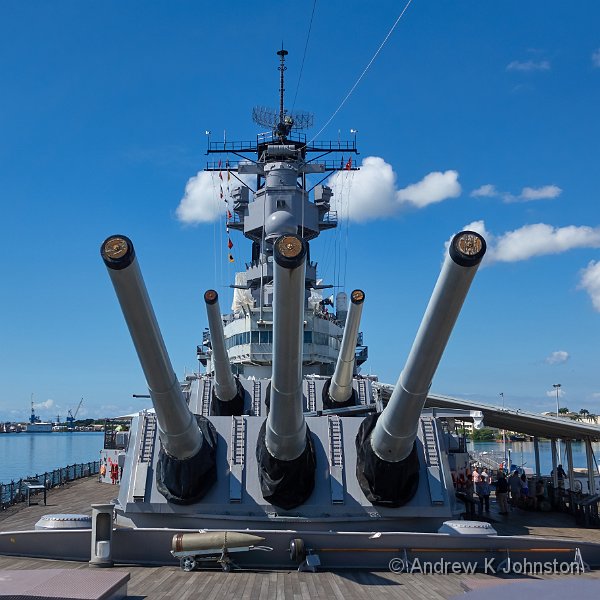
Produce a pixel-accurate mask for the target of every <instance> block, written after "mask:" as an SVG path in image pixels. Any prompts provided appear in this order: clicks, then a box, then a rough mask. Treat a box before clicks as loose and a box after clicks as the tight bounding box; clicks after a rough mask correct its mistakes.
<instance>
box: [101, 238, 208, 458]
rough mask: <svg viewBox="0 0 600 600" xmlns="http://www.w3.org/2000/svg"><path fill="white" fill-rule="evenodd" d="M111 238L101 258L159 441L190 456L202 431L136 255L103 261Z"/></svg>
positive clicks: (198, 444) (177, 453)
mask: <svg viewBox="0 0 600 600" xmlns="http://www.w3.org/2000/svg"><path fill="white" fill-rule="evenodd" d="M113 238H114V236H113ZM113 238H108V239H107V240H106V242H105V243H104V244H103V245H102V258H103V259H104V262H105V264H106V266H107V271H108V274H109V276H110V279H111V282H112V284H113V287H114V288H115V292H116V294H117V298H118V300H119V304H120V306H121V310H122V312H123V316H124V317H125V321H126V323H127V327H128V329H129V333H130V335H131V339H132V340H133V344H134V346H135V349H136V352H137V355H138V358H139V360H140V364H141V366H142V369H143V371H144V375H145V377H146V381H147V383H148V388H149V390H150V396H151V398H152V404H153V405H154V408H155V410H156V418H157V422H158V430H159V435H160V440H161V442H162V444H163V446H164V449H165V451H166V452H167V453H168V454H170V455H171V456H174V457H175V458H178V459H185V458H190V457H191V456H194V455H195V454H197V452H198V450H199V449H200V447H201V446H202V433H201V432H200V430H199V429H198V425H197V424H196V420H195V418H194V416H193V415H192V413H191V412H190V410H189V409H188V407H187V404H186V402H185V398H184V397H183V392H182V391H181V386H180V384H179V381H178V380H177V377H176V375H175V372H174V371H173V367H172V366H171V360H170V359H169V355H168V353H167V349H166V347H165V343H164V341H163V337H162V335H161V333H160V329H159V327H158V322H157V321H156V316H155V314H154V310H153V308H152V303H151V302H150V298H149V296H148V291H147V289H146V285H145V284H144V279H143V277H142V273H141V271H140V267H139V264H138V261H137V258H135V257H134V258H133V260H132V261H131V263H130V264H129V265H128V266H126V267H125V268H114V267H113V266H111V264H110V261H109V260H107V257H106V254H105V248H106V246H107V243H108V242H109V241H110V240H111V239H113ZM121 240H122V241H124V240H123V238H121ZM125 243H131V242H130V241H129V240H127V242H125ZM132 247H133V245H132Z"/></svg>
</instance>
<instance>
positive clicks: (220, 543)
mask: <svg viewBox="0 0 600 600" xmlns="http://www.w3.org/2000/svg"><path fill="white" fill-rule="evenodd" d="M277 55H278V57H279V65H278V69H279V77H280V80H279V107H278V109H276V110H269V109H265V108H257V109H255V110H254V111H253V118H254V121H255V122H256V123H257V124H258V125H260V126H261V127H263V128H265V127H266V128H268V131H267V132H265V133H260V134H258V135H257V137H256V140H255V141H252V142H235V141H223V142H215V141H210V140H209V146H208V155H209V156H215V157H216V156H218V157H219V160H218V161H217V160H213V161H209V162H208V164H207V166H206V169H207V170H208V171H212V172H214V173H216V172H219V173H222V172H223V171H226V172H227V174H228V175H229V174H231V175H232V176H233V177H234V178H236V179H237V181H239V185H237V186H236V188H235V189H234V190H233V191H232V192H231V196H232V198H233V206H232V210H231V212H229V211H228V212H229V214H228V215H227V224H228V227H229V228H230V229H232V230H235V231H239V232H241V233H243V235H244V236H245V237H246V238H248V239H249V240H250V241H251V258H250V261H249V262H248V263H247V264H246V269H245V271H243V272H239V273H237V274H236V277H235V282H234V283H233V284H232V288H233V293H234V301H233V305H232V309H231V312H230V313H228V314H223V312H222V306H221V304H220V300H221V298H220V296H219V293H218V292H217V291H216V290H214V289H212V288H209V289H207V290H206V291H205V293H204V297H203V302H204V306H205V309H206V317H207V322H208V329H207V330H206V331H205V333H204V336H203V339H202V343H201V344H200V345H199V346H198V348H197V358H198V361H199V364H200V365H202V367H203V368H202V369H199V372H198V373H195V374H192V375H188V376H186V378H185V381H184V382H180V381H179V379H178V378H177V376H176V375H175V372H174V369H173V367H172V364H171V361H170V359H169V355H168V353H167V349H166V347H165V344H164V341H163V338H162V335H161V332H160V329H159V325H158V322H157V319H156V316H155V314H154V311H153V308H152V304H151V301H150V297H149V294H148V292H147V289H146V286H145V283H144V279H143V276H142V263H143V254H144V250H143V248H137V247H134V243H133V241H132V240H131V239H130V238H129V237H127V236H126V235H123V234H117V235H111V236H110V237H108V238H107V239H106V240H105V241H104V242H103V243H102V244H101V258H102V260H103V262H104V264H105V266H106V271H107V273H108V276H109V277H110V280H111V282H112V285H113V287H114V290H115V293H116V296H117V299H118V302H119V304H120V307H121V310H122V312H123V316H124V318H125V322H126V325H127V328H128V330H129V332H130V334H131V338H132V341H133V344H134V346H135V349H136V351H137V355H138V357H139V361H140V364H141V367H142V370H143V372H144V375H145V377H146V381H147V384H148V388H149V394H150V397H151V400H152V404H153V408H152V409H149V410H144V411H141V412H140V413H139V414H137V415H136V416H135V417H134V418H133V420H132V424H131V429H130V436H129V440H128V445H127V450H126V455H125V461H124V464H123V474H122V480H121V486H120V491H119V495H118V498H116V499H115V500H114V501H113V503H111V504H108V505H93V512H92V519H91V521H92V523H91V529H90V523H89V520H85V519H79V521H78V520H77V519H76V518H73V519H69V518H68V516H65V515H62V516H59V517H60V518H57V519H54V520H53V519H47V520H46V524H45V525H44V524H43V525H41V526H40V528H39V530H37V531H29V532H19V533H15V532H12V533H10V534H0V553H7V554H17V555H24V556H51V557H54V558H64V559H73V560H90V563H91V564H92V565H96V566H110V565H112V564H114V563H137V564H173V563H176V562H177V561H181V566H182V568H184V569H185V570H192V569H194V568H196V566H197V565H198V564H201V563H202V560H203V559H205V558H206V556H207V555H208V554H212V555H214V556H213V558H214V557H216V559H217V560H218V561H219V562H221V564H222V566H223V568H230V567H231V564H232V561H231V560H230V559H229V551H235V552H236V553H235V564H236V565H238V566H242V567H246V568H264V567H268V568H290V567H298V568H300V569H306V570H314V569H316V568H338V567H363V568H385V567H387V565H388V563H389V562H390V560H394V559H398V557H401V560H402V561H405V563H406V564H409V561H410V560H411V557H414V556H415V553H418V552H419V551H423V552H428V553H429V554H428V555H427V556H428V557H429V558H432V559H433V557H434V556H442V557H444V556H446V557H448V556H451V557H452V558H453V559H455V560H469V561H473V560H479V561H481V563H482V564H483V561H484V560H485V558H486V557H489V556H496V557H497V556H503V557H504V556H505V555H507V556H509V557H510V556H511V555H512V556H522V554H519V553H525V552H526V553H528V554H526V556H527V557H528V558H529V559H532V560H533V559H535V558H536V557H538V558H540V557H541V558H542V559H544V560H547V559H548V557H549V556H550V554H552V553H553V552H554V553H559V555H560V553H561V552H567V551H568V552H571V551H572V550H573V549H572V545H573V544H572V542H569V541H565V540H548V539H534V540H532V539H531V538H530V537H519V536H498V535H496V532H495V530H494V528H493V527H492V526H491V525H490V524H489V523H485V522H480V521H465V520H462V518H461V513H462V512H463V509H464V507H463V504H462V503H461V502H460V501H459V500H458V499H457V497H456V495H455V491H454V485H453V480H452V473H453V471H454V472H455V471H457V470H458V469H459V468H460V467H461V466H462V467H464V466H465V465H466V464H467V462H466V461H467V455H466V451H465V448H464V447H462V446H461V444H460V443H459V440H458V437H457V435H455V432H454V429H453V423H454V422H455V420H457V419H458V420H472V421H475V422H480V421H481V412H479V411H477V410H469V409H467V408H464V409H456V408H446V407H438V408H435V407H434V408H431V407H430V405H431V398H430V397H429V390H430V386H431V382H432V380H433V377H434V375H435V372H436V368H437V366H438V364H439V362H440V360H441V358H442V354H443V352H444V349H445V347H446V345H447V342H448V340H449V338H450V335H451V332H452V330H453V328H454V326H455V323H456V321H457V319H458V316H459V312H460V310H461V307H462V305H463V302H464V300H465V298H466V295H467V293H468V291H469V288H470V287H471V284H472V282H473V280H474V277H475V274H476V272H477V269H478V266H479V265H480V263H481V260H482V259H483V257H484V255H485V252H486V242H485V240H484V238H483V237H482V236H481V235H480V234H479V233H477V232H474V231H461V232H458V233H456V234H454V235H453V236H452V237H451V241H450V243H449V244H448V245H447V250H446V256H445V260H444V263H443V265H442V268H441V272H440V274H439V277H438V279H437V282H436V283H435V286H434V289H433V293H432V295H431V298H430V301H429V304H428V306H427V307H426V309H425V313H424V316H423V319H422V322H421V324H420V327H419V329H418V332H417V334H416V337H415V340H414V343H413V345H412V348H411V350H410V352H409V354H408V358H407V359H406V362H405V365H404V368H403V369H402V370H401V372H400V374H399V377H398V380H397V383H396V384H395V386H385V385H381V384H380V383H379V382H378V380H377V378H376V377H374V376H371V375H364V374H362V373H361V366H362V365H363V363H364V362H365V361H366V360H367V358H368V347H367V346H366V345H365V343H364V338H363V335H362V332H361V331H360V319H361V314H362V311H363V308H364V306H365V305H367V304H368V302H369V299H368V298H369V294H368V289H366V290H362V289H355V290H353V291H350V293H346V292H344V291H338V292H337V294H336V297H335V304H334V303H333V302H331V301H329V302H328V301H327V300H328V299H323V290H325V289H330V288H331V287H332V286H328V285H326V284H323V283H321V281H320V279H319V278H318V276H317V263H316V262H314V261H313V259H312V258H313V257H312V256H311V242H312V241H313V240H314V239H315V238H317V237H318V236H319V235H320V234H321V233H325V232H327V231H329V230H332V229H334V228H335V227H336V226H337V223H338V221H337V215H336V212H335V211H334V210H333V209H332V198H333V191H332V189H331V188H330V187H328V186H327V185H326V184H325V183H323V182H324V181H325V180H326V178H327V176H329V175H331V174H332V173H334V172H336V171H344V170H348V171H351V170H354V169H356V168H357V167H356V165H354V164H353V161H352V159H351V157H352V156H354V155H356V154H358V150H357V147H356V140H351V141H347V142H344V141H335V142H319V141H316V140H309V139H308V137H307V135H306V133H305V132H304V130H305V129H306V128H307V127H308V126H309V125H310V124H311V120H312V117H311V116H310V115H309V114H307V113H293V112H289V111H288V110H287V109H286V107H285V98H284V89H285V87H284V73H285V70H286V65H285V60H286V55H287V52H286V51H285V50H283V49H282V50H280V51H279V52H277ZM242 175H243V176H251V177H253V178H254V179H253V180H254V181H255V184H256V185H255V188H256V189H254V190H253V189H251V188H250V186H249V185H247V184H245V183H244V182H243V181H244V180H243V179H242V178H240V176H242ZM315 176H316V178H318V177H322V179H321V183H319V184H318V185H314V186H313V187H312V188H311V187H310V181H312V179H311V177H315ZM311 192H312V193H311ZM451 233H452V232H448V234H449V237H450V235H451ZM444 243H445V240H440V249H442V248H443V247H444ZM433 283H434V281H433V278H432V284H433ZM207 287H209V286H207ZM330 308H331V310H330ZM115 326H117V325H115ZM462 326H464V327H468V322H464V323H462ZM200 371H202V372H200ZM467 375H468V374H467V373H465V376H467ZM426 404H427V407H426ZM65 523H66V525H65ZM6 535H10V536H11V541H10V543H8V542H7V538H6ZM3 538H4V539H3ZM227 540H230V541H229V542H228V541H227ZM253 550H259V551H253ZM261 550H262V551H261ZM498 553H500V554H498ZM502 553H504V554H502ZM574 558H575V559H577V560H579V561H585V562H586V563H588V564H600V548H599V547H598V545H596V544H591V543H585V542H580V543H579V544H578V548H577V549H576V552H575V554H574ZM403 564H404V563H403Z"/></svg>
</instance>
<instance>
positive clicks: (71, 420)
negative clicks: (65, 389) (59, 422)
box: [67, 398, 83, 431]
mask: <svg viewBox="0 0 600 600" xmlns="http://www.w3.org/2000/svg"><path fill="white" fill-rule="evenodd" d="M82 404H83V398H82V399H81V400H80V401H79V404H78V405H77V408H76V409H75V412H72V411H71V409H69V410H68V411H67V413H68V414H67V430H68V431H73V429H75V418H76V417H77V413H78V412H79V409H80V408H81V405H82Z"/></svg>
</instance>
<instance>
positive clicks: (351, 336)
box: [323, 290, 365, 408]
mask: <svg viewBox="0 0 600 600" xmlns="http://www.w3.org/2000/svg"><path fill="white" fill-rule="evenodd" d="M364 300H365V293H364V292H363V291H362V290H354V291H353V292H352V293H351V294H350V311H349V312H348V316H347V317H346V325H345V327H344V335H343V337H342V345H341V348H340V353H339V355H338V360H337V363H336V365H335V371H334V373H333V376H332V377H331V380H330V381H328V382H327V383H326V384H325V386H324V387H323V406H324V408H336V407H341V406H349V405H352V404H356V398H355V396H356V394H355V392H354V389H353V388H352V377H353V375H354V360H355V356H356V339H357V336H358V328H359V326H360V317H361V315H362V309H363V302H364Z"/></svg>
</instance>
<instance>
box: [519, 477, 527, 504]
mask: <svg viewBox="0 0 600 600" xmlns="http://www.w3.org/2000/svg"><path fill="white" fill-rule="evenodd" d="M520 485H521V498H523V500H524V501H525V502H527V498H528V496H529V484H528V483H527V476H526V475H525V473H523V475H521V483H520Z"/></svg>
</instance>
